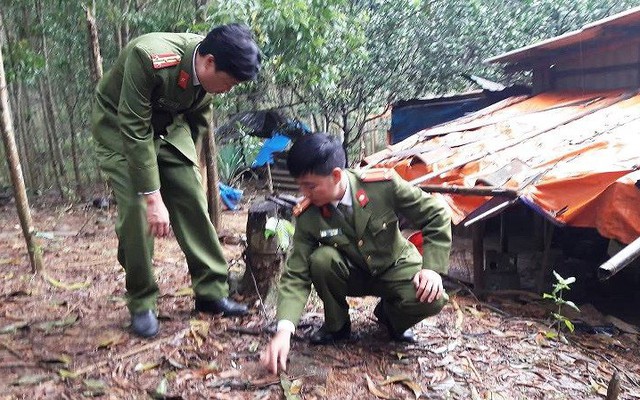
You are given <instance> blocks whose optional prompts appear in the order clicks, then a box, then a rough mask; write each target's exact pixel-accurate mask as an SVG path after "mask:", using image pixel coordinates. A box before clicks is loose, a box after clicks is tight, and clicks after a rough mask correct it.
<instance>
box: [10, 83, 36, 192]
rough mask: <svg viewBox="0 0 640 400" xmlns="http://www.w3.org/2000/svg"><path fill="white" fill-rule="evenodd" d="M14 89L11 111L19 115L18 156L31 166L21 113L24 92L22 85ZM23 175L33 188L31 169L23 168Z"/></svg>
mask: <svg viewBox="0 0 640 400" xmlns="http://www.w3.org/2000/svg"><path fill="white" fill-rule="evenodd" d="M13 87H14V91H13V93H16V94H15V95H14V96H11V98H12V99H13V104H11V105H10V106H11V109H13V110H18V115H17V116H16V117H15V121H16V127H17V130H16V135H17V143H18V155H19V156H20V159H21V160H25V162H26V163H27V165H30V164H32V163H30V162H29V160H30V158H29V157H28V156H27V143H26V140H25V136H26V130H25V121H24V117H23V115H22V113H21V112H20V106H19V104H21V103H22V90H20V85H18V84H15V85H13ZM22 173H23V174H24V178H25V183H26V186H27V187H33V180H32V178H31V177H32V174H31V168H29V167H27V168H23V169H22Z"/></svg>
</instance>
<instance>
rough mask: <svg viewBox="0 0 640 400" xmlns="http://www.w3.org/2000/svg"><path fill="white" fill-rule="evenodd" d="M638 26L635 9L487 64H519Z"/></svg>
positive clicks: (639, 14)
mask: <svg viewBox="0 0 640 400" xmlns="http://www.w3.org/2000/svg"><path fill="white" fill-rule="evenodd" d="M638 24H640V7H635V8H632V9H630V10H627V11H625V12H622V13H619V14H615V15H612V16H611V17H608V18H604V19H601V20H599V21H596V22H593V23H590V24H587V25H585V26H583V27H582V28H581V29H579V30H576V31H572V32H567V33H565V34H564V35H560V36H556V37H554V38H551V39H546V40H543V41H540V42H538V43H534V44H532V45H529V46H525V47H522V48H519V49H516V50H512V51H509V52H507V53H504V54H500V55H498V56H495V57H491V58H488V59H487V60H485V62H489V63H494V62H498V63H518V62H522V61H525V60H527V59H531V58H535V57H537V56H538V55H540V54H542V53H548V52H549V51H557V50H560V49H563V48H567V47H571V46H575V45H578V44H580V43H584V42H588V41H590V40H593V39H595V38H598V37H602V36H604V35H605V34H606V33H607V30H609V31H610V30H613V29H615V28H617V27H625V26H632V25H638Z"/></svg>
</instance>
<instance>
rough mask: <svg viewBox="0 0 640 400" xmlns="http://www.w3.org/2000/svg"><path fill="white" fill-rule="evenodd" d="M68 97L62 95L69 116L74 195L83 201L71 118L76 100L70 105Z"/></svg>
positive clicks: (76, 142)
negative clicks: (74, 181) (74, 184)
mask: <svg viewBox="0 0 640 400" xmlns="http://www.w3.org/2000/svg"><path fill="white" fill-rule="evenodd" d="M69 97H70V96H69V95H68V94H65V95H64V100H65V102H64V104H65V106H66V108H67V115H68V116H69V131H70V133H71V161H72V163H73V174H74V177H75V180H76V196H77V197H78V198H79V199H80V200H81V201H83V202H84V201H85V200H86V199H85V196H84V190H83V186H82V175H81V174H80V161H79V160H78V139H77V131H76V125H75V119H74V118H73V114H74V112H75V109H76V104H77V103H78V100H77V99H76V101H75V103H74V104H73V105H72V104H71V101H70V100H69Z"/></svg>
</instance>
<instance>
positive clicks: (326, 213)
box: [320, 204, 331, 218]
mask: <svg viewBox="0 0 640 400" xmlns="http://www.w3.org/2000/svg"><path fill="white" fill-rule="evenodd" d="M320 213H321V214H322V216H323V217H324V218H331V209H330V208H329V205H328V204H326V205H324V206H322V207H321V208H320Z"/></svg>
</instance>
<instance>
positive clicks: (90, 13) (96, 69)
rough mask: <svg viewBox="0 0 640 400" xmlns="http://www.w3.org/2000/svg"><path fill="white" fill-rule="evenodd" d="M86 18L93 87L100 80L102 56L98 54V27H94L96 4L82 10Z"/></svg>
mask: <svg viewBox="0 0 640 400" xmlns="http://www.w3.org/2000/svg"><path fill="white" fill-rule="evenodd" d="M84 11H85V13H86V16H87V30H88V31H89V54H90V55H91V57H89V65H90V66H91V78H92V80H93V85H94V86H95V85H96V84H97V83H98V81H99V80H100V78H102V55H101V54H100V40H99V37H98V26H97V25H96V18H95V15H96V2H95V0H94V1H93V3H92V6H91V8H89V7H85V9H84Z"/></svg>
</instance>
